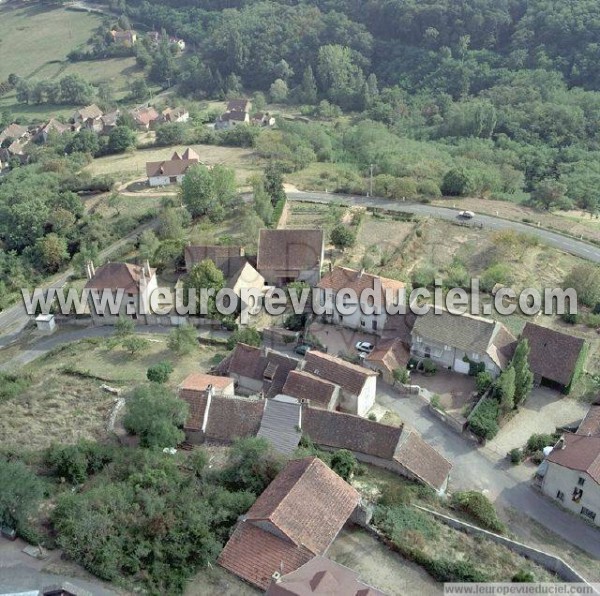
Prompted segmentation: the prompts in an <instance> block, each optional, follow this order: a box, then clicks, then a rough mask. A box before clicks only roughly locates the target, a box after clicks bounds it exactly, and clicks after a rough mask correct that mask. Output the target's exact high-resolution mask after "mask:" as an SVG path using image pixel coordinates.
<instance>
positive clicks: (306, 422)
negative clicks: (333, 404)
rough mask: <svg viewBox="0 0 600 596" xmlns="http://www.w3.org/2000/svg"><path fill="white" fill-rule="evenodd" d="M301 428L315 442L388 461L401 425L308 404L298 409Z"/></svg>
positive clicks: (391, 456) (394, 448)
mask: <svg viewBox="0 0 600 596" xmlns="http://www.w3.org/2000/svg"><path fill="white" fill-rule="evenodd" d="M302 431H303V432H304V433H306V434H307V435H308V436H309V437H310V438H311V439H312V440H313V441H314V442H315V443H317V444H318V445H323V446H325V447H331V448H333V449H349V450H350V451H356V452H357V453H364V454H365V455H372V456H375V457H380V458H382V459H389V460H391V459H393V457H394V454H395V452H396V448H397V446H398V441H399V440H400V437H401V436H402V427H395V426H388V425H387V424H380V423H379V422H374V421H372V420H367V419H366V418H361V417H360V416H354V415H352V414H343V413H341V412H326V411H325V410H320V409H316V408H312V407H309V408H306V407H305V408H304V409H303V411H302Z"/></svg>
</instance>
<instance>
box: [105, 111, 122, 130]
mask: <svg viewBox="0 0 600 596" xmlns="http://www.w3.org/2000/svg"><path fill="white" fill-rule="evenodd" d="M120 115H121V111H120V110H113V111H112V112H107V113H106V114H104V115H103V116H102V118H101V120H102V132H103V133H104V134H107V133H109V132H110V131H111V130H112V129H113V128H115V127H116V126H117V124H118V121H119V116H120Z"/></svg>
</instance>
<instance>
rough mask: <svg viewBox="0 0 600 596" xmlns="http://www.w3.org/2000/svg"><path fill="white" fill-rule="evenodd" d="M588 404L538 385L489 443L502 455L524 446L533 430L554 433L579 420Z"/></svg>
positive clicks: (489, 445)
mask: <svg viewBox="0 0 600 596" xmlns="http://www.w3.org/2000/svg"><path fill="white" fill-rule="evenodd" d="M587 409H588V406H587V405H585V404H582V403H580V402H578V401H576V400H574V399H573V398H569V397H566V396H564V395H563V394H562V393H558V392H557V391H553V390H552V389H548V388H546V387H535V388H534V389H533V391H532V392H531V395H530V396H529V397H528V398H527V401H526V402H525V405H524V406H522V407H521V408H520V409H519V411H518V413H517V414H515V416H513V418H511V419H510V420H509V421H508V422H507V423H506V424H505V425H504V426H503V427H502V429H501V430H500V432H499V433H498V435H497V436H496V437H495V438H494V439H493V440H492V441H489V442H488V444H487V446H488V447H489V448H490V449H493V450H495V451H496V452H497V453H499V454H500V455H502V454H504V453H508V452H509V451H510V450H511V449H513V448H515V447H523V446H524V445H525V443H527V439H528V438H529V437H530V436H531V435H532V434H534V433H549V434H552V433H553V432H554V431H555V430H556V428H557V427H561V426H571V425H573V424H577V423H578V422H579V421H580V420H581V419H582V418H583V417H584V416H585V414H586V412H587Z"/></svg>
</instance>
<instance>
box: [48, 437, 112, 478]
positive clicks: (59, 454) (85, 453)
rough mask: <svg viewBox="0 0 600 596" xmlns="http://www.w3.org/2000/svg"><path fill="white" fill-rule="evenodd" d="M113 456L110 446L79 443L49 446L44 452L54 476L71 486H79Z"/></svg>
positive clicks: (87, 442) (88, 442) (90, 442)
mask: <svg viewBox="0 0 600 596" xmlns="http://www.w3.org/2000/svg"><path fill="white" fill-rule="evenodd" d="M114 454H115V450H114V448H113V447H112V446H110V445H102V444H101V443H94V442H92V441H79V443H77V444H75V445H51V446H50V447H48V449H47V450H46V453H45V462H46V465H47V466H48V467H49V468H50V471H51V472H52V473H53V474H54V475H55V476H59V477H61V478H64V479H65V480H67V481H68V482H70V483H71V484H81V483H83V482H85V481H86V480H87V478H88V476H90V475H92V474H97V473H98V472H100V471H101V470H102V469H103V468H104V467H105V466H106V465H107V464H109V463H110V462H111V461H113V459H114Z"/></svg>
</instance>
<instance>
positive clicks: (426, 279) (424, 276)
mask: <svg viewBox="0 0 600 596" xmlns="http://www.w3.org/2000/svg"><path fill="white" fill-rule="evenodd" d="M435 274H436V270H435V267H433V265H429V264H425V265H420V266H419V267H417V268H416V269H415V270H414V271H413V273H412V275H411V282H412V284H413V287H415V288H428V287H429V288H430V287H433V285H434V283H435Z"/></svg>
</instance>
